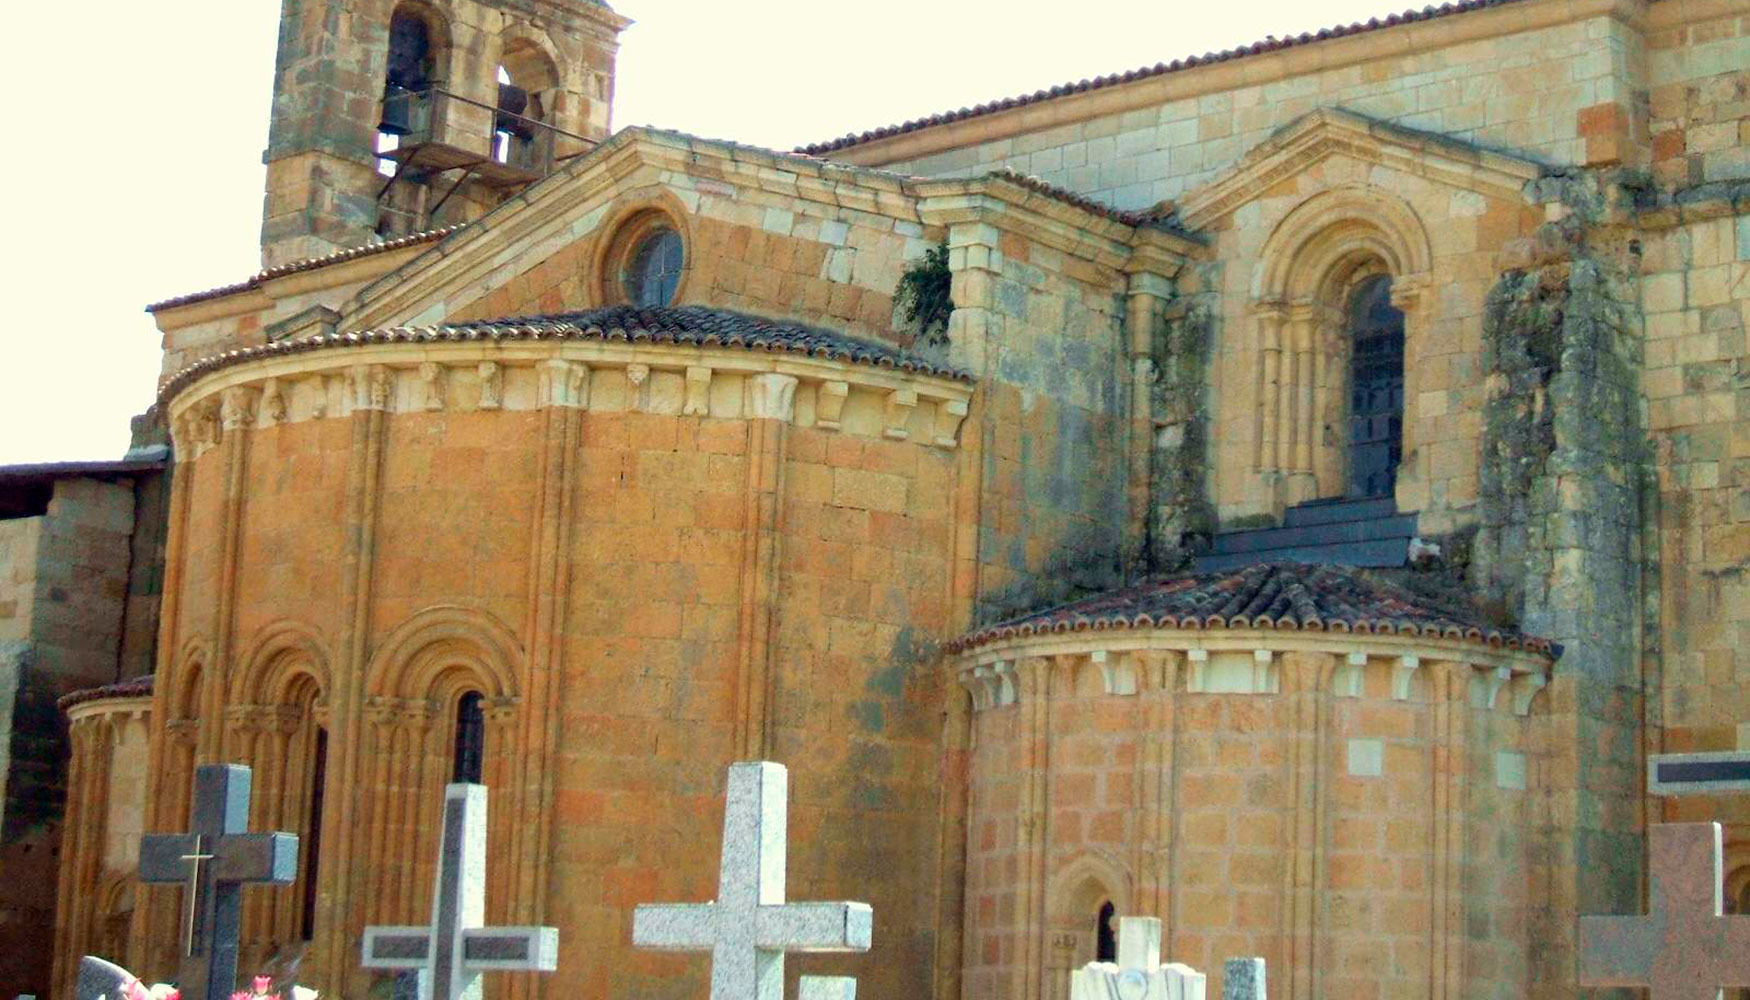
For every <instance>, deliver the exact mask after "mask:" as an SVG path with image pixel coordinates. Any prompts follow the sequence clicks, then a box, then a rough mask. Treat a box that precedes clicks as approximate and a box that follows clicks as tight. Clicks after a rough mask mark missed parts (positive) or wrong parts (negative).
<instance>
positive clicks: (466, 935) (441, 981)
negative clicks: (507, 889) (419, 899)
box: [363, 784, 559, 1000]
mask: <svg viewBox="0 0 1750 1000" xmlns="http://www.w3.org/2000/svg"><path fill="white" fill-rule="evenodd" d="M485 922H486V786H485V785H469V784H454V785H450V786H448V787H446V788H445V789H444V833H443V846H442V848H441V849H440V850H439V854H438V873H437V884H436V885H435V886H434V887H433V889H432V894H431V925H430V926H427V927H366V928H365V940H364V962H363V965H364V967H365V968H367V969H411V970H415V971H416V972H417V974H418V986H417V989H418V997H419V1000H462V998H469V1000H479V998H480V973H482V972H492V971H499V970H502V971H520V972H552V971H553V970H554V969H556V968H558V967H559V928H557V927H483V926H481V925H482V924H484V923H485Z"/></svg>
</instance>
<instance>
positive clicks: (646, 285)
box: [626, 229, 685, 309]
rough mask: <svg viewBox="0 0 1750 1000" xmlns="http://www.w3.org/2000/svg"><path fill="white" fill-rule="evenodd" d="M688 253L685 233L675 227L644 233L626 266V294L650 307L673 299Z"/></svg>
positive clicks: (664, 303) (664, 304) (635, 301)
mask: <svg viewBox="0 0 1750 1000" xmlns="http://www.w3.org/2000/svg"><path fill="white" fill-rule="evenodd" d="M684 257H685V254H684V253H683V252H682V248H681V236H680V234H679V233H677V232H675V231H674V230H672V229H659V230H657V231H656V232H654V233H651V234H650V235H649V236H646V237H644V240H643V242H641V243H639V244H638V249H636V250H634V251H633V252H632V260H631V262H630V263H629V264H628V265H627V267H626V297H627V298H629V299H631V300H632V304H633V305H635V306H641V307H643V308H646V309H649V308H655V307H657V306H666V305H668V304H669V303H671V302H673V301H674V293H675V289H677V288H679V287H680V283H681V264H682V262H683V260H684Z"/></svg>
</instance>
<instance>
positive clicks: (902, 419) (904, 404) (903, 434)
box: [881, 389, 918, 441]
mask: <svg viewBox="0 0 1750 1000" xmlns="http://www.w3.org/2000/svg"><path fill="white" fill-rule="evenodd" d="M917 405H918V394H917V391H916V390H915V389H895V390H893V391H892V392H890V393H888V394H887V403H886V405H885V406H884V407H883V408H882V424H883V426H882V429H881V436H882V437H886V438H892V439H893V440H895V441H904V440H905V439H906V438H907V437H909V436H910V435H911V429H910V427H909V424H910V423H911V412H912V410H914V409H916V408H917Z"/></svg>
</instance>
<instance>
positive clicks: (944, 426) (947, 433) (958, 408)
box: [935, 399, 967, 448]
mask: <svg viewBox="0 0 1750 1000" xmlns="http://www.w3.org/2000/svg"><path fill="white" fill-rule="evenodd" d="M966 410H967V406H966V400H964V399H939V400H937V401H936V433H935V438H936V441H935V444H936V447H938V448H952V447H954V446H955V445H956V444H959V443H960V424H961V422H962V421H964V420H965V419H966Z"/></svg>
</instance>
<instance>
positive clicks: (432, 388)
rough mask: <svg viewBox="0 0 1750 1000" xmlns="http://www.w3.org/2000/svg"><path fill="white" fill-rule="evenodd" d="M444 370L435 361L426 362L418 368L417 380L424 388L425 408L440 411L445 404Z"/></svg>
mask: <svg viewBox="0 0 1750 1000" xmlns="http://www.w3.org/2000/svg"><path fill="white" fill-rule="evenodd" d="M444 373H445V369H444V366H443V365H440V364H438V363H437V362H435V361H426V362H424V363H422V364H421V365H420V366H419V380H420V382H421V383H423V384H424V386H425V408H426V409H428V410H441V409H443V408H444V407H445V406H446V405H448V404H447V400H446V399H445V398H444V397H445V391H444V390H445V381H446V380H445V378H444Z"/></svg>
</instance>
